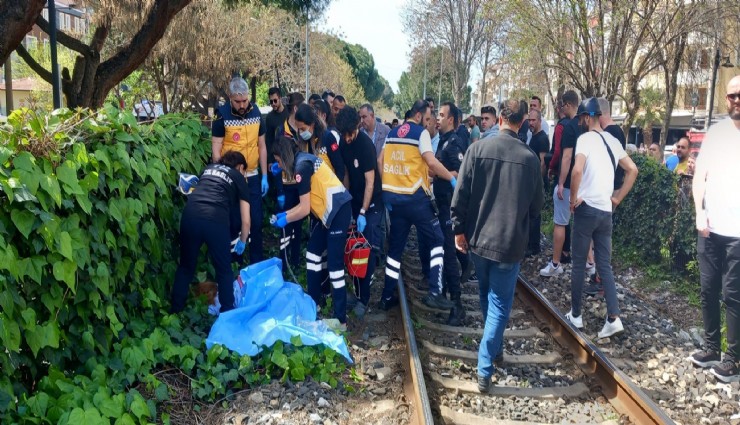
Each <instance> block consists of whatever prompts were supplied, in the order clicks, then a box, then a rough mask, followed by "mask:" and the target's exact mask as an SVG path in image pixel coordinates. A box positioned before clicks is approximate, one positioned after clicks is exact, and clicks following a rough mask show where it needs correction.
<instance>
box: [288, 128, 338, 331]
mask: <svg viewBox="0 0 740 425" xmlns="http://www.w3.org/2000/svg"><path fill="white" fill-rule="evenodd" d="M274 154H275V160H276V161H277V162H278V164H279V166H280V167H281V168H282V169H283V170H284V171H285V173H286V174H287V175H288V177H289V178H291V179H293V180H295V181H296V185H297V187H298V194H299V197H300V201H299V203H298V205H296V206H295V207H293V208H291V209H289V210H288V211H286V212H281V213H278V214H277V217H276V218H277V220H276V221H275V223H274V224H275V226H277V227H280V228H284V227H285V226H286V225H287V224H288V223H291V222H294V221H297V220H300V219H302V218H304V217H306V216H307V215H309V213H310V214H311V222H310V229H311V231H310V233H311V236H310V238H309V240H308V249H307V251H306V275H307V281H308V294H309V295H310V296H311V298H313V300H314V301H315V302H316V304H321V301H322V299H321V298H322V297H321V283H322V270H323V269H322V266H321V263H322V259H321V254H322V253H323V252H324V251H327V262H328V267H329V281H330V283H331V286H332V297H333V298H334V317H335V318H336V319H338V320H339V322H340V323H346V321H347V317H346V316H347V289H346V287H345V283H344V245H345V242H346V241H347V229H348V228H349V225H350V222H351V221H352V209H351V207H350V201H351V200H352V196H350V194H349V192H347V190H346V189H345V188H344V186H343V185H342V182H340V181H339V179H338V178H337V176H336V175H334V173H333V172H332V171H331V169H330V168H329V166H328V165H327V164H326V163H325V162H324V161H322V160H321V159H320V158H318V157H316V156H315V155H311V154H310V153H306V152H301V151H299V150H298V146H297V145H296V144H295V142H293V140H291V139H289V138H287V137H281V138H280V139H278V141H277V142H276V143H275V150H274Z"/></svg>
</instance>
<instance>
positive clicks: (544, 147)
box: [529, 130, 550, 160]
mask: <svg viewBox="0 0 740 425" xmlns="http://www.w3.org/2000/svg"><path fill="white" fill-rule="evenodd" d="M529 148H530V149H532V151H533V152H534V153H535V154H537V159H538V160H539V159H540V154H541V153H547V152H548V151H549V150H550V139H548V137H547V133H545V132H544V131H542V130H540V131H539V132H538V133H537V134H534V135H532V138H531V139H530V140H529Z"/></svg>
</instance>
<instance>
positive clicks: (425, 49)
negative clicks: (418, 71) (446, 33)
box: [421, 43, 429, 99]
mask: <svg viewBox="0 0 740 425" xmlns="http://www.w3.org/2000/svg"><path fill="white" fill-rule="evenodd" d="M427 50H429V49H428V47H427V46H426V43H425V45H424V94H423V95H422V96H421V98H422V99H426V98H427Z"/></svg>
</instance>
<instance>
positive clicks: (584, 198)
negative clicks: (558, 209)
mask: <svg viewBox="0 0 740 425" xmlns="http://www.w3.org/2000/svg"><path fill="white" fill-rule="evenodd" d="M576 115H577V116H578V118H579V123H580V125H581V128H582V129H583V133H582V134H581V135H580V136H579V137H578V141H577V143H576V149H575V156H576V159H575V164H574V165H573V171H572V174H571V186H570V209H571V211H572V212H573V232H572V234H571V255H572V259H573V268H572V271H571V289H570V291H571V300H570V305H571V309H570V311H569V312H568V314H566V318H568V320H570V322H571V323H573V325H574V326H576V327H577V328H582V327H583V317H582V316H581V301H582V300H581V296H582V294H583V283H584V281H585V272H586V257H587V256H588V252H589V246H590V244H591V241H592V240H593V245H594V256H595V258H596V270H597V272H598V273H599V276H601V283H602V284H603V286H604V297H605V298H606V311H607V317H606V323H604V327H603V328H602V329H601V331H600V332H599V333H598V337H599V338H608V337H610V336H612V335H616V334H619V333H621V332H623V331H624V327H623V326H622V321H621V320H620V318H619V301H618V300H617V288H616V285H615V283H614V273H613V272H612V266H611V256H612V211H613V210H614V208H616V207H617V205H619V203H620V202H622V200H623V199H624V197H625V196H627V194H628V193H629V191H630V190H631V189H632V185H634V183H635V179H636V178H637V166H635V163H634V162H632V159H631V158H630V157H629V155H627V152H625V151H624V149H623V148H622V145H621V144H620V143H619V141H618V140H617V139H616V138H614V136H612V135H611V134H609V133H607V132H605V131H604V130H603V129H602V128H601V125H600V124H599V116H601V109H600V108H599V102H598V101H597V99H596V98H593V97H592V98H588V99H585V100H584V101H583V102H582V103H581V105H580V106H579V107H578V112H577V114H576ZM617 165H619V166H620V167H622V169H623V170H625V176H624V183H623V184H622V187H621V188H620V189H619V190H617V191H614V172H615V169H616V168H617Z"/></svg>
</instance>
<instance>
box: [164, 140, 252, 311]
mask: <svg viewBox="0 0 740 425" xmlns="http://www.w3.org/2000/svg"><path fill="white" fill-rule="evenodd" d="M246 169H247V160H246V159H244V155H242V154H241V153H239V152H235V151H230V152H227V153H225V154H224V155H223V156H222V157H221V160H220V161H219V162H218V164H210V165H208V166H207V167H206V169H205V170H204V171H203V174H202V175H201V176H200V180H199V182H198V186H197V187H196V189H195V190H194V191H193V193H191V194H190V195H189V196H188V203H187V205H186V206H185V209H184V210H183V212H182V219H181V220H180V264H179V265H178V266H177V272H176V273H175V284H174V286H173V287H172V298H171V300H172V306H171V307H170V312H171V313H179V312H180V311H182V310H183V309H184V308H185V301H186V300H187V298H188V290H189V288H190V282H191V281H192V280H193V276H195V269H196V266H197V265H198V253H199V252H200V247H201V246H202V245H203V243H204V242H205V244H206V245H207V246H208V253H209V254H210V255H211V261H213V267H214V268H215V269H216V281H217V283H218V298H219V302H220V303H221V312H224V311H228V310H231V309H233V308H234V291H233V282H234V274H233V272H232V270H231V252H230V238H229V227H230V220H229V212H230V210H232V209H236V208H238V209H239V213H240V215H241V219H242V223H241V226H242V229H241V235H240V237H239V240H238V241H237V243H236V247H235V248H234V251H235V252H236V253H237V254H239V255H241V254H242V253H243V252H244V248H245V247H246V243H247V239H248V237H249V227H250V217H249V187H248V186H247V181H246V179H245V173H246Z"/></svg>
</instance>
